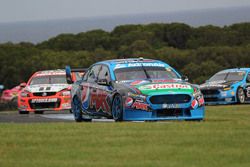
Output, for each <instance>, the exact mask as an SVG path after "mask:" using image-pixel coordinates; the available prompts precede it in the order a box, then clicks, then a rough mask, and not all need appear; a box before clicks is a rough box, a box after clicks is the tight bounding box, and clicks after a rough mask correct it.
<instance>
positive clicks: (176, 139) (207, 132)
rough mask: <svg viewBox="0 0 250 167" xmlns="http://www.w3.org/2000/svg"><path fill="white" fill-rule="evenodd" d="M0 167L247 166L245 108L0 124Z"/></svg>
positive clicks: (249, 118) (249, 144) (249, 109)
mask: <svg viewBox="0 0 250 167" xmlns="http://www.w3.org/2000/svg"><path fill="white" fill-rule="evenodd" d="M0 166H1V167H8V166H11V167H12V166H23V167H39V166H42V167H46V166H50V167H57V166H58V167H64V166H67V167H68V166H72V167H73V166H74V167H75V166H128V167H131V166H136V167H137V166H143V167H144V166H164V167H165V166H170V167H171V166H180V167H183V166H194V167H195V166H199V167H206V166H211V167H215V166H216V167H217V166H223V167H224V166H226V167H230V166H240V167H244V166H245V167H249V166H250V105H241V106H239V105H230V106H208V107H207V109H206V120H205V121H203V122H185V121H174V122H164V123H161V122H146V123H132V122H124V123H80V124H79V123H43V124H39V123H34V124H12V123H7V124H0Z"/></svg>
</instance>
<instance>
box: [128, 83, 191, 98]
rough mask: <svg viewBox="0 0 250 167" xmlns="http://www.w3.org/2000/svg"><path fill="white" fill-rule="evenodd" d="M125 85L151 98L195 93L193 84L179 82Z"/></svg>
mask: <svg viewBox="0 0 250 167" xmlns="http://www.w3.org/2000/svg"><path fill="white" fill-rule="evenodd" d="M123 84H124V86H127V87H129V88H130V89H133V90H134V91H136V92H137V93H140V94H144V95H149V96H151V95H160V94H176V93H184V94H192V93H193V92H194V89H193V87H192V85H191V84H189V83H187V82H183V81H178V80H152V81H148V80H137V81H132V82H128V83H123Z"/></svg>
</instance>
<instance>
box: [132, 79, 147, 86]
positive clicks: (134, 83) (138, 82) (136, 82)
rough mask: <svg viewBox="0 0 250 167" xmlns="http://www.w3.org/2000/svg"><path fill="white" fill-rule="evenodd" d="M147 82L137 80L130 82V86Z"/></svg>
mask: <svg viewBox="0 0 250 167" xmlns="http://www.w3.org/2000/svg"><path fill="white" fill-rule="evenodd" d="M145 82H147V81H144V80H138V81H134V82H132V83H131V84H130V85H139V84H142V83H145Z"/></svg>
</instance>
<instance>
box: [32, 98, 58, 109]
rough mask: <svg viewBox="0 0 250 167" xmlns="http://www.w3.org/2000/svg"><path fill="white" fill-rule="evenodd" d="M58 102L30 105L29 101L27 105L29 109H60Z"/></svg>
mask: <svg viewBox="0 0 250 167" xmlns="http://www.w3.org/2000/svg"><path fill="white" fill-rule="evenodd" d="M60 103H61V102H60V100H58V101H57V102H47V103H31V100H30V101H29V105H30V108H31V109H53V108H58V107H60Z"/></svg>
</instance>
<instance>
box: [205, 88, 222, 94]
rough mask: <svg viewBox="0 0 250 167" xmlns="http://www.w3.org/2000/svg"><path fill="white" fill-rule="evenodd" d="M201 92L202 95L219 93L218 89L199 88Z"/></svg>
mask: <svg viewBox="0 0 250 167" xmlns="http://www.w3.org/2000/svg"><path fill="white" fill-rule="evenodd" d="M201 93H202V94H204V95H217V94H220V91H219V90H218V89H214V90H213V89H211V90H210V89H209V90H201Z"/></svg>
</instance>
